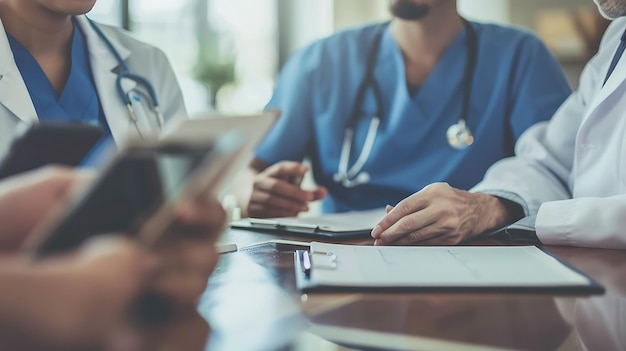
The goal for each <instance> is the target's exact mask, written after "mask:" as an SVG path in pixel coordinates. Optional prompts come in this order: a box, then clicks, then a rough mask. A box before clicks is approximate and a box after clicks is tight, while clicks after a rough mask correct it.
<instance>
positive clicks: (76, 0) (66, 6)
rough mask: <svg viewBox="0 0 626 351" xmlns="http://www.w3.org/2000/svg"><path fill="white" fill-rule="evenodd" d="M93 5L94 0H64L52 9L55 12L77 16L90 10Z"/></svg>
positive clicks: (94, 3)
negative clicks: (60, 4)
mask: <svg viewBox="0 0 626 351" xmlns="http://www.w3.org/2000/svg"><path fill="white" fill-rule="evenodd" d="M95 5H96V0H72V1H66V2H64V3H63V4H62V6H59V7H57V8H56V9H54V10H55V12H57V13H60V14H64V15H69V16H79V15H84V14H86V13H88V12H89V11H91V9H93V7H94V6H95Z"/></svg>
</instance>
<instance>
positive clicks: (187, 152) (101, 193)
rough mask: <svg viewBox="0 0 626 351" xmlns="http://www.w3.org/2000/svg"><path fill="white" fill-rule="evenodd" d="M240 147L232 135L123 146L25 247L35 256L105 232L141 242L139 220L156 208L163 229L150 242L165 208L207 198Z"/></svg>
mask: <svg viewBox="0 0 626 351" xmlns="http://www.w3.org/2000/svg"><path fill="white" fill-rule="evenodd" d="M240 148H241V142H240V137H239V136H238V135H237V134H229V135H226V136H224V137H222V138H220V139H218V140H217V141H215V142H209V143H206V144H202V145H200V144H194V145H189V144H171V143H167V144H163V143H159V144H157V145H141V146H132V147H128V148H127V149H125V150H123V151H122V152H121V153H120V154H119V155H118V156H116V157H115V158H114V160H113V161H112V162H111V163H110V164H109V165H108V167H106V168H105V170H104V171H103V172H102V173H101V174H100V176H99V177H98V178H97V179H95V181H94V182H93V183H92V184H91V185H90V186H89V187H88V188H87V189H83V190H80V192H79V193H80V194H77V195H75V196H69V197H68V198H67V199H66V201H65V202H64V203H62V204H60V205H59V206H57V208H56V209H55V211H53V213H51V214H50V216H49V217H48V218H46V220H45V221H44V222H43V223H42V224H41V225H40V227H39V228H37V229H36V231H35V233H34V234H33V236H32V237H33V240H32V242H29V243H28V249H29V251H31V252H32V254H33V255H34V256H35V257H45V256H49V255H53V254H59V253H65V252H67V251H71V250H73V249H75V248H76V247H78V246H79V245H80V244H82V243H83V242H84V241H85V240H87V239H89V238H91V237H93V236H96V235H99V234H105V233H125V234H127V235H130V236H136V237H137V239H138V240H140V241H142V242H143V241H144V239H142V237H141V234H140V233H141V232H142V231H143V230H142V228H143V227H144V224H145V223H146V222H147V221H148V220H149V219H150V218H151V217H153V216H154V215H155V213H157V212H160V214H159V215H160V216H161V218H160V219H159V223H161V224H162V225H163V226H164V228H163V229H162V230H161V228H157V229H155V232H154V233H150V236H149V238H145V240H147V241H150V242H153V241H155V240H156V239H157V238H158V236H159V235H161V234H162V232H163V231H164V230H166V229H167V228H166V227H167V226H168V225H169V223H168V222H167V221H169V220H173V213H170V212H169V211H166V210H165V209H168V208H173V206H175V204H176V203H177V202H178V201H184V200H186V199H187V198H193V196H209V195H208V194H207V193H208V192H210V191H211V190H212V186H213V185H214V184H216V183H217V182H218V178H219V176H220V174H221V170H220V169H221V168H223V167H225V166H226V164H227V162H229V160H231V159H233V158H235V156H236V154H237V151H238V150H240ZM144 235H145V234H144Z"/></svg>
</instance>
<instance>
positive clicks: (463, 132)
mask: <svg viewBox="0 0 626 351" xmlns="http://www.w3.org/2000/svg"><path fill="white" fill-rule="evenodd" d="M462 20H463V23H464V25H465V30H466V32H467V34H466V41H467V50H468V51H467V63H466V65H465V72H464V75H463V101H462V104H463V105H462V107H461V117H460V118H459V121H458V122H457V123H455V124H453V125H452V126H450V128H448V130H447V133H446V137H447V139H448V144H449V145H450V146H451V147H453V148H455V149H459V150H462V149H465V148H467V147H469V146H470V145H472V144H473V142H474V137H473V135H472V133H471V131H470V130H469V128H468V127H467V117H468V114H469V104H470V98H471V92H472V83H473V81H474V72H475V70H476V63H477V61H478V35H477V34H476V31H475V30H474V27H472V24H471V23H470V22H468V21H467V20H465V19H463V18H462ZM388 25H389V23H388V22H387V23H384V24H382V25H380V27H379V28H378V30H377V31H376V34H375V35H374V38H373V40H372V44H371V46H370V50H369V52H368V56H367V61H366V62H367V64H366V66H365V67H366V68H365V74H364V75H363V79H362V80H361V84H360V85H359V88H358V90H357V96H356V99H355V102H354V105H353V108H352V113H351V115H350V120H349V121H348V125H347V128H346V133H345V136H344V140H343V144H342V148H341V156H340V158H339V166H338V169H337V173H335V174H333V180H334V181H335V182H336V183H341V185H343V186H344V187H346V188H354V187H357V186H359V185H362V184H365V183H368V182H369V180H370V175H369V173H367V172H362V170H363V167H364V166H365V163H366V162H367V159H368V158H369V155H370V154H371V152H372V147H373V146H374V141H375V139H376V133H377V131H378V127H379V126H380V119H381V116H383V103H382V96H381V92H380V87H379V86H378V82H377V81H376V79H375V78H374V68H375V67H376V62H377V59H378V49H379V48H380V44H381V42H382V37H383V34H384V32H385V29H386V28H387V27H388ZM370 87H371V88H372V89H373V91H374V97H375V99H376V105H377V111H376V115H375V116H373V117H372V120H371V121H370V125H369V128H368V131H367V135H366V137H365V142H364V143H363V149H362V150H361V153H360V154H359V156H358V157H357V160H356V161H355V163H354V164H353V165H352V167H348V166H349V165H348V164H349V159H350V153H351V149H352V142H353V140H354V130H355V128H356V125H357V123H358V122H359V119H360V118H361V106H362V105H363V102H364V101H365V94H366V93H367V90H368V89H369V88H370Z"/></svg>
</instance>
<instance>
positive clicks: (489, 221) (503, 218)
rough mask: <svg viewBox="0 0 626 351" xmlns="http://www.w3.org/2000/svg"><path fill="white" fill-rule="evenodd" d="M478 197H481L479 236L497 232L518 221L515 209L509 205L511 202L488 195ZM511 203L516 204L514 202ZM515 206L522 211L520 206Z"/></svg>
mask: <svg viewBox="0 0 626 351" xmlns="http://www.w3.org/2000/svg"><path fill="white" fill-rule="evenodd" d="M476 195H477V196H478V197H479V201H478V207H479V211H478V213H479V218H477V221H478V226H477V227H478V230H477V234H481V233H488V232H491V231H494V230H497V229H499V228H502V227H504V226H506V225H508V224H511V223H513V222H515V221H516V220H517V218H516V216H517V211H515V208H514V207H513V206H510V205H509V204H508V203H507V202H510V201H508V200H504V199H501V198H499V197H495V196H492V195H487V194H476ZM510 203H511V204H514V203H513V202H510ZM515 205H516V206H518V207H519V208H520V210H521V207H520V206H519V205H517V204H515ZM522 214H523V211H522ZM522 216H523V215H522Z"/></svg>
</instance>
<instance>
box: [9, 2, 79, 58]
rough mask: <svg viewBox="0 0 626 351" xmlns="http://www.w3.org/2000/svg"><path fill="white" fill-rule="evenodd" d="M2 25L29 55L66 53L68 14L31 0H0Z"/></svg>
mask: <svg viewBox="0 0 626 351" xmlns="http://www.w3.org/2000/svg"><path fill="white" fill-rule="evenodd" d="M0 18H1V19H2V24H3V25H4V29H5V30H6V31H7V32H8V33H9V34H11V35H12V36H13V37H14V38H15V39H17V40H18V41H19V42H20V43H21V44H22V45H24V47H26V49H27V50H28V51H29V52H30V53H31V54H32V55H33V56H39V55H55V54H56V55H59V54H61V55H66V54H68V53H69V50H68V48H69V47H70V44H71V38H72V33H73V30H74V27H73V24H72V17H71V16H70V15H61V14H57V13H54V12H52V11H51V10H49V9H46V8H44V7H43V6H41V5H38V4H35V3H34V2H32V1H23V0H0Z"/></svg>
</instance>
